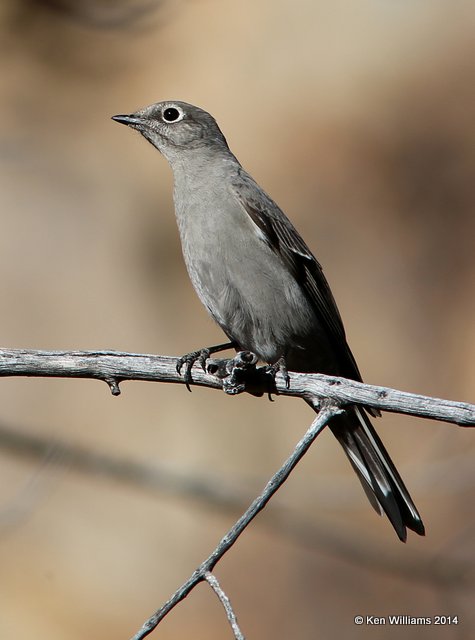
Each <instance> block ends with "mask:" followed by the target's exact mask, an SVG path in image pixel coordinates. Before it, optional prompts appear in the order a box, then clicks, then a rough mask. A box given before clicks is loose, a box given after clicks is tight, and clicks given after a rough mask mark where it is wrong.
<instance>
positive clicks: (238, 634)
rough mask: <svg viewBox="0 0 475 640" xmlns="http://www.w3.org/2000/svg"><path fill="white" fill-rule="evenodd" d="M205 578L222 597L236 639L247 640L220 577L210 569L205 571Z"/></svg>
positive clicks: (220, 597) (219, 596)
mask: <svg viewBox="0 0 475 640" xmlns="http://www.w3.org/2000/svg"><path fill="white" fill-rule="evenodd" d="M205 580H206V582H208V584H209V585H210V587H211V588H212V589H213V591H214V592H215V594H216V595H217V596H218V598H219V599H220V601H221V604H222V605H223V607H224V610H225V612H226V617H227V619H228V622H229V624H230V625H231V629H232V630H233V633H234V637H235V638H236V640H245V638H244V635H243V633H242V631H241V629H240V628H239V625H238V621H237V618H236V614H235V613H234V609H233V608H232V605H231V602H230V601H229V598H228V596H227V595H226V594H225V592H224V591H223V589H222V588H221V585H220V584H219V582H218V578H217V577H216V576H214V575H213V574H212V573H210V572H209V571H208V572H206V573H205Z"/></svg>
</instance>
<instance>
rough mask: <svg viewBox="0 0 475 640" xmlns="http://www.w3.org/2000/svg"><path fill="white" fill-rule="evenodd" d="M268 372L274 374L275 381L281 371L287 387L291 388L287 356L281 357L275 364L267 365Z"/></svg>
mask: <svg viewBox="0 0 475 640" xmlns="http://www.w3.org/2000/svg"><path fill="white" fill-rule="evenodd" d="M266 373H267V374H268V375H270V376H272V379H273V381H274V382H275V376H276V375H277V374H278V373H280V374H281V375H282V377H283V378H284V382H285V388H286V389H290V376H289V372H288V370H287V363H286V362H285V357H284V356H282V357H280V358H279V359H278V360H277V362H274V364H269V365H267V367H266Z"/></svg>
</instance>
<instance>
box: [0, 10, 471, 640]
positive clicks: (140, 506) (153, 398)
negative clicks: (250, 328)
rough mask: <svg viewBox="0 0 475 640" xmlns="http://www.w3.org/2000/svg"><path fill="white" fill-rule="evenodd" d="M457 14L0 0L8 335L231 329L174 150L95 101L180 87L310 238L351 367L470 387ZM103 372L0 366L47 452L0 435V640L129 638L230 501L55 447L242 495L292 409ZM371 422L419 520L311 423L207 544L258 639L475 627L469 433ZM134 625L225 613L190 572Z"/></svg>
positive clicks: (160, 347) (140, 347)
mask: <svg viewBox="0 0 475 640" xmlns="http://www.w3.org/2000/svg"><path fill="white" fill-rule="evenodd" d="M474 18H475V10H474V6H473V3H471V2H463V1H460V2H456V3H454V2H450V1H448V0H445V1H443V0H440V1H437V0H433V1H431V2H409V1H404V0H403V1H401V2H391V1H389V0H379V1H376V0H364V1H363V0H362V1H360V2H350V1H346V2H345V1H343V0H336V1H333V2H330V1H326V2H324V1H323V0H318V1H316V0H312V1H307V0H297V1H296V2H291V1H290V0H281V1H278V2H275V1H271V0H262V1H261V2H259V3H255V2H251V1H249V0H244V1H242V2H239V3H231V2H218V1H217V0H202V1H198V0H195V1H194V2H191V1H189V2H171V1H166V0H164V1H163V2H159V1H158V0H157V1H156V2H152V1H149V2H147V1H146V0H141V1H139V0H137V1H136V2H133V1H130V0H122V1H120V2H108V1H105V0H102V1H100V0H98V1H96V2H93V1H89V0H88V1H83V2H73V1H72V0H49V1H46V0H43V1H42V2H41V1H39V0H37V1H34V0H30V1H26V0H23V1H18V0H17V1H14V0H10V1H8V0H4V1H3V3H2V6H1V9H0V33H1V36H0V46H1V53H2V55H1V58H0V66H1V73H0V99H1V106H0V109H1V117H0V168H1V172H0V173H1V220H2V232H1V234H0V296H1V299H2V303H3V304H2V314H1V336H2V337H1V342H2V343H3V345H4V346H5V347H24V348H27V347H29V348H41V349H118V350H123V351H134V352H150V353H161V354H170V355H173V354H181V353H184V352H186V351H189V350H191V349H194V348H196V347H198V346H202V345H207V344H213V343H216V342H220V341H221V340H222V335H221V333H220V331H219V330H218V329H217V328H216V327H215V326H214V325H213V323H212V322H211V320H209V319H208V317H207V315H206V313H205V311H204V310H203V309H202V308H201V307H200V304H199V302H198V300H197V298H196V296H195V295H194V292H193V291H192V288H191V285H190V284H189V282H188V278H187V275H186V273H185V269H184V266H183V264H182V259H181V254H180V249H179V244H178V237H177V231H176V229H175V221H174V217H173V208H172V195H171V187H172V183H171V172H170V170H169V167H168V166H167V164H166V162H165V161H164V160H163V159H162V158H161V157H160V156H159V154H158V153H157V152H156V151H154V150H153V149H152V147H151V146H149V145H147V144H145V142H144V141H143V140H142V139H140V137H139V136H138V135H134V134H133V133H132V132H131V131H127V130H126V129H125V128H124V127H119V126H117V124H115V123H113V122H112V121H111V120H110V116H111V115H113V114H115V113H127V112H130V111H133V110H135V109H137V108H139V107H141V106H144V105H146V104H149V103H151V102H156V101H158V100H163V99H169V98H177V99H182V100H186V101H189V102H193V103H195V104H198V105H200V106H202V107H203V108H205V109H207V110H209V111H210V112H211V113H212V114H213V115H214V116H215V117H216V118H217V120H218V122H219V123H220V124H221V127H222V129H223V131H224V133H225V135H226V136H227V139H228V142H229V143H230V146H231V148H232V149H233V151H234V152H235V153H236V155H237V156H238V157H239V159H240V160H241V162H242V163H243V165H244V166H245V167H246V168H247V169H248V170H249V171H250V172H251V173H252V174H253V175H254V176H255V177H256V179H257V180H258V181H259V182H260V183H261V185H262V186H263V187H264V188H266V190H268V191H269V192H270V193H271V194H272V196H273V197H274V198H275V199H276V200H277V202H279V204H280V205H281V206H282V207H283V209H284V210H285V211H286V212H287V213H288V215H289V216H290V217H291V218H292V219H293V221H294V222H295V223H296V225H297V227H298V228H299V230H300V231H301V232H302V234H303V235H304V237H305V239H306V240H307V242H308V244H309V245H310V246H311V247H312V248H313V249H314V250H315V252H316V255H317V256H318V257H319V259H320V260H321V262H322V264H323V266H324V268H325V271H326V274H327V276H328V279H329V280H330V283H331V285H332V287H333V290H334V293H335V296H336V298H337V300H338V303H339V306H340V309H341V312H342V315H343V317H344V320H345V324H346V327H347V332H348V337H349V341H350V344H351V345H352V348H353V350H354V352H355V354H356V357H357V359H358V361H359V364H360V368H361V370H362V371H363V374H364V376H365V379H366V380H367V381H368V382H371V383H375V384H383V385H387V386H394V387H398V388H403V389H406V390H410V391H414V392H420V393H426V394H430V395H436V396H442V397H447V398H452V399H458V400H467V401H472V402H473V401H474V400H475V395H474V388H475V364H474V362H475V333H474V328H475V297H474V286H475V251H474V238H475V217H474V207H473V202H474V196H475V193H474V170H475V151H474V150H475V145H474V143H475V128H474V110H475V73H474V71H475V57H474V56H475V39H474V27H475V20H474ZM122 392H123V393H122V395H121V396H120V397H119V398H112V397H111V395H110V393H108V390H107V388H106V386H105V385H104V384H101V383H98V382H93V381H78V380H69V381H68V380H42V379H8V378H6V379H3V380H2V381H1V384H0V406H1V412H0V426H1V429H2V433H3V432H4V430H7V429H10V430H13V431H14V432H20V433H24V434H32V435H35V436H36V437H41V438H44V439H45V440H46V441H47V442H50V443H51V449H50V454H51V456H52V457H53V458H54V459H55V460H56V462H55V463H53V461H52V460H51V456H49V457H48V456H46V457H45V456H44V455H39V456H38V457H37V458H35V457H32V456H30V457H25V456H20V455H19V454H18V453H15V452H14V451H12V450H10V449H7V448H6V446H5V441H4V437H3V436H2V437H1V438H0V441H1V442H0V567H1V569H0V575H1V578H0V637H1V638H7V637H14V638H16V640H26V639H30V638H46V637H47V638H49V640H59V639H61V640H79V639H83V638H90V639H92V638H97V639H99V638H101V640H106V639H108V638H110V639H112V638H114V639H118V638H127V637H129V636H130V635H132V634H133V633H134V632H135V631H136V630H137V629H138V627H139V626H140V624H141V623H142V621H143V620H144V619H145V618H146V617H148V615H149V614H151V613H152V612H153V611H154V610H155V608H157V607H158V606H160V605H161V604H162V603H163V602H164V601H165V600H166V599H167V598H168V597H169V595H170V594H171V593H172V592H173V591H174V590H175V589H176V588H177V587H178V586H179V584H181V582H182V581H184V580H185V579H186V577H187V576H188V575H189V574H191V572H192V571H193V569H194V568H195V567H196V566H197V565H198V564H199V563H200V562H201V561H202V560H203V559H204V558H205V557H206V556H207V555H208V553H209V552H210V551H211V550H212V548H214V546H215V544H216V543H217V541H218V540H219V539H220V537H221V535H222V534H223V533H224V532H225V531H226V530H227V529H228V527H229V526H230V525H231V524H232V522H233V521H234V520H235V519H236V517H237V515H238V512H235V511H232V510H225V509H222V510H219V509H216V508H215V507H212V506H211V505H207V504H206V501H205V502H203V501H202V500H199V499H197V498H193V497H190V496H188V497H187V496H186V495H183V496H181V497H180V496H176V495H173V492H172V493H170V492H167V491H166V490H165V489H163V490H160V489H158V490H156V491H151V490H150V489H148V490H146V489H141V488H140V487H139V486H134V485H133V483H131V482H129V483H128V482H118V481H113V480H111V479H107V478H106V477H101V476H98V475H95V474H92V473H87V472H81V471H80V470H78V469H76V468H75V467H74V465H72V464H70V463H68V462H67V460H65V459H62V456H61V447H59V448H58V443H62V444H67V445H68V446H80V447H83V448H84V449H86V450H87V451H94V452H97V453H103V454H106V453H107V454H109V455H111V456H118V457H121V458H124V459H127V460H131V461H134V462H136V463H138V464H142V465H148V466H150V467H152V468H156V469H165V470H168V471H169V472H170V473H171V474H179V476H180V477H188V476H189V477H190V478H195V477H196V478H201V479H204V480H207V481H209V482H211V484H212V486H216V487H218V488H220V489H221V490H222V491H223V492H224V493H226V491H227V490H228V489H229V491H230V492H231V491H232V492H238V493H240V494H242V496H243V499H244V501H245V503H246V502H250V501H251V499H252V498H253V497H254V495H255V494H256V493H257V491H258V490H259V489H260V488H261V487H262V485H263V484H264V482H265V480H266V479H267V478H268V476H269V475H270V474H271V473H272V472H273V471H274V470H275V469H277V467H278V466H279V465H280V464H281V462H282V461H283V459H284V458H285V457H286V456H287V455H288V453H289V451H290V450H291V449H292V447H293V445H294V443H295V442H296V441H297V440H298V439H299V437H300V436H301V435H302V433H303V432H304V431H305V429H306V428H307V426H308V424H309V423H310V421H311V418H312V416H311V412H310V411H309V410H308V408H307V407H306V406H305V405H304V403H301V402H298V401H294V400H286V399H282V398H281V399H277V400H276V402H275V403H273V404H271V403H269V402H267V401H265V399H256V398H251V397H249V398H248V397H239V398H228V397H225V396H224V394H220V393H217V392H212V391H208V390H199V389H198V390H195V391H194V392H193V393H192V394H188V393H187V392H186V391H185V389H184V387H181V386H177V387H171V386H166V385H154V384H146V383H138V382H137V383H127V384H123V385H122ZM377 426H378V429H379V432H380V433H381V434H382V437H383V439H384V441H385V443H386V444H387V447H388V449H389V450H390V452H391V453H392V455H393V457H394V459H395V461H396V463H397V465H398V467H399V469H400V471H401V474H402V475H403V477H404V479H405V480H406V482H407V485H408V487H409V488H410V490H411V493H412V495H413V497H414V499H415V502H416V503H417V505H418V507H419V508H420V510H421V513H422V515H423V518H424V521H425V524H426V528H427V536H426V538H425V539H420V538H418V537H417V536H412V535H411V536H410V538H409V541H408V544H407V545H402V544H400V543H399V542H398V540H397V539H396V536H395V535H394V532H393V531H392V529H391V527H390V526H389V524H388V523H387V521H385V520H384V519H382V518H378V517H377V516H376V515H375V514H374V512H373V511H372V509H371V507H370V506H369V504H368V503H367V501H366V498H365V496H364V494H363V492H362V491H361V488H360V486H359V483H358V481H357V480H356V478H355V476H354V474H353V472H352V470H351V469H350V467H349V465H348V463H347V461H346V459H345V458H344V456H343V455H342V452H341V450H340V448H339V447H338V445H337V444H336V442H335V441H334V439H333V438H332V437H330V435H329V434H327V433H324V434H323V435H322V436H321V437H320V438H319V439H318V442H317V443H316V445H315V446H314V447H313V449H312V451H311V452H310V453H309V454H308V456H307V457H306V459H304V460H303V462H302V464H301V465H300V467H299V468H298V469H297V470H296V472H295V473H294V474H293V476H292V478H291V479H290V481H289V482H288V483H287V484H286V486H285V487H284V488H283V490H282V491H281V492H280V494H279V495H278V496H277V497H276V500H275V502H274V504H272V505H270V506H269V507H268V509H267V510H266V512H264V513H263V514H262V515H261V516H260V517H259V519H258V520H257V521H256V522H255V523H254V525H253V526H252V527H251V528H250V529H249V530H248V531H247V532H246V533H245V535H244V536H243V537H242V538H241V540H240V541H239V543H238V545H237V546H236V547H235V548H234V549H233V550H232V551H231V552H230V553H229V554H228V555H227V556H226V558H225V559H224V560H223V561H222V563H220V564H219V565H218V568H217V571H216V573H217V575H218V576H219V578H220V580H221V581H222V585H223V587H224V588H225V589H226V590H227V592H228V595H229V596H230V597H231V599H232V602H233V604H234V606H235V608H236V611H237V614H238V618H239V621H240V623H241V625H242V627H243V630H244V632H245V633H246V634H247V635H248V637H249V638H260V639H261V640H267V639H270V638H289V637H292V638H298V639H299V640H310V639H314V638H317V637H318V638H320V637H321V638H329V639H333V638H341V637H343V638H366V637H373V638H386V637H387V638H396V637H397V638H400V637H402V634H404V637H406V638H415V637H417V638H423V639H425V638H433V637H434V630H433V629H432V628H431V627H406V628H404V629H401V628H398V627H389V626H386V627H384V628H382V627H379V628H378V629H376V628H368V627H365V626H363V627H355V625H354V624H353V618H354V615H355V614H362V615H366V614H374V615H387V614H409V615H415V616H430V615H435V614H452V615H455V614H457V615H458V616H459V618H460V620H461V624H459V625H458V626H451V627H444V628H443V629H441V628H439V629H438V634H439V635H441V636H442V635H443V636H444V637H445V636H447V637H450V638H452V637H454V638H470V637H474V632H475V618H474V615H473V607H472V605H471V603H472V600H473V589H474V586H475V572H474V570H473V567H474V564H475V507H474V504H475V491H474V488H473V485H474V482H475V468H474V464H473V456H474V455H475V444H474V433H473V432H472V431H471V430H462V429H458V428H456V427H454V426H449V425H441V424H435V423H431V422H425V421H420V420H415V419H414V420H413V419H409V418H405V417H402V416H391V415H386V416H385V417H384V420H380V421H378V425H377ZM172 484H173V483H172ZM282 509H285V514H284V516H282V515H281V516H279V515H278V514H282V511H281V510H282ZM297 520H298V522H300V523H301V524H302V530H301V531H300V534H301V535H297V532H295V531H289V524H290V523H292V522H294V521H297ZM312 527H313V528H314V529H315V531H314V533H312V531H313V529H312ZM319 532H320V533H319ZM325 532H330V540H329V539H328V537H327V538H325V536H324V534H325ZM306 533H311V535H307V536H305V534H306ZM333 535H334V536H335V537H334V538H333ZM304 538H305V541H304ZM332 539H333V543H334V544H330V542H331V541H332ZM340 546H341V553H340ZM425 563H428V565H429V567H430V568H432V569H434V568H437V570H438V571H439V580H437V581H436V580H435V578H433V577H431V573H430V571H429V570H428V569H427V564H425ZM460 567H462V568H463V570H462V571H461V570H460ZM398 568H406V569H407V571H406V572H405V576H401V575H400V573H399V572H398ZM155 635H156V636H157V637H160V638H164V639H168V640H170V639H175V638H185V637H193V638H203V639H204V638H207V639H213V638H224V637H230V635H231V634H230V631H229V629H228V628H227V626H226V622H225V619H224V614H223V613H222V612H221V610H220V608H219V605H218V603H217V601H216V598H215V597H214V595H213V594H211V592H210V591H209V590H207V589H206V588H205V587H204V586H201V587H199V588H198V589H197V590H196V591H195V592H194V593H193V594H192V595H191V596H190V597H189V598H188V599H187V600H186V601H185V602H184V603H182V604H181V605H180V606H179V607H178V608H177V609H175V610H174V612H173V613H172V614H171V615H170V616H169V617H168V618H167V619H166V620H165V621H164V623H163V624H162V626H161V627H160V629H159V630H157V632H156V633H155ZM153 637H155V636H153Z"/></svg>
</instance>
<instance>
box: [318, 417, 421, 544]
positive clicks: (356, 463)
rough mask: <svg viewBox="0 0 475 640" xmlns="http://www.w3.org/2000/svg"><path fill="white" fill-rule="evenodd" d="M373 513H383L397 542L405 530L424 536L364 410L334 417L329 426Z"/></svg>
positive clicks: (401, 482) (403, 538) (419, 518)
mask: <svg viewBox="0 0 475 640" xmlns="http://www.w3.org/2000/svg"><path fill="white" fill-rule="evenodd" d="M330 428H331V430H332V432H333V434H334V435H335V436H336V438H337V439H338V441H339V442H340V444H341V446H342V447H343V449H344V451H345V453H346V455H347V456H348V458H349V460H350V462H351V465H352V467H353V469H354V470H355V472H356V474H357V476H358V478H359V480H360V482H361V484H362V486H363V489H364V490H365V493H366V495H367V496H368V499H369V501H370V503H371V504H372V506H373V507H374V509H375V510H376V512H377V513H379V514H382V512H384V513H386V515H387V517H388V518H389V520H390V522H391V524H392V525H393V527H394V529H395V531H396V533H397V535H398V536H399V539H400V540H402V541H403V542H405V541H406V537H407V532H406V527H407V528H409V529H412V531H415V532H416V533H418V534H419V535H424V533H425V532H424V525H423V523H422V520H421V517H420V515H419V513H418V511H417V509H416V507H415V505H414V503H413V501H412V498H411V496H410V495H409V492H408V490H407V489H406V487H405V485H404V482H403V481H402V479H401V477H400V475H399V473H398V471H397V469H396V467H395V466H394V464H393V462H392V460H391V458H390V457H389V454H388V452H387V451H386V449H385V448H384V445H383V443H382V442H381V440H380V438H379V436H378V434H377V433H376V431H375V429H374V427H373V425H372V424H371V422H370V420H369V418H368V416H367V415H366V413H365V411H364V409H362V408H360V407H355V408H354V411H352V412H351V413H349V412H348V413H345V414H343V415H341V416H337V417H336V418H334V419H333V420H332V421H331V423H330Z"/></svg>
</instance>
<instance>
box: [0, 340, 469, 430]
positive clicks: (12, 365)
mask: <svg viewBox="0 0 475 640" xmlns="http://www.w3.org/2000/svg"><path fill="white" fill-rule="evenodd" d="M176 362H177V358H173V357H167V356H158V355H149V354H137V353H122V352H119V351H39V350H27V349H1V350H0V376H38V377H64V378H92V379H98V380H103V381H106V382H107V384H108V385H109V387H110V389H111V390H112V393H113V394H114V395H117V394H118V392H119V383H120V382H122V381H124V380H148V381H154V382H171V383H178V384H184V380H183V378H182V376H181V375H180V374H178V373H177V371H176V366H175V365H176ZM208 368H209V367H208ZM263 369H264V368H261V369H258V370H257V372H259V371H261V372H262V370H263ZM289 375H290V388H287V386H286V383H285V380H284V379H283V378H282V376H281V375H280V374H278V375H277V377H276V381H275V386H273V387H272V388H269V384H270V383H269V376H268V375H267V376H266V375H265V372H262V374H261V375H260V377H259V376H257V377H256V378H255V379H254V383H253V384H254V386H253V387H252V388H249V387H246V390H249V391H250V392H252V393H266V392H268V391H272V392H274V393H278V394H279V395H283V396H297V397H301V398H305V399H306V400H308V401H309V402H310V403H311V404H313V405H314V406H316V405H318V403H319V401H320V400H321V399H328V400H330V401H332V402H334V403H336V404H339V405H340V406H345V405H349V404H362V405H366V406H369V407H373V408H376V409H380V410H382V411H391V412H397V413H404V414H409V415H413V416H418V417H420V418H431V419H433V420H442V421H445V422H452V423H455V424H458V425H460V426H472V427H473V426H475V406H474V405H472V404H468V403H465V402H453V401H449V400H442V399H440V398H431V397H429V396H422V395H417V394H414V393H407V392H404V391H398V390H396V389H390V388H387V387H379V386H374V385H369V384H363V383H361V382H355V381H354V380H347V379H345V378H337V377H333V376H325V375H322V374H305V373H290V374H289ZM230 377H232V376H231V375H230ZM224 382H226V381H224ZM193 384H194V385H198V386H204V387H208V388H212V389H222V388H223V386H224V387H225V390H226V391H227V392H228V393H233V394H234V393H237V392H240V391H242V390H244V389H242V388H240V387H239V388H236V387H231V388H230V389H226V385H225V384H224V385H223V380H222V379H220V377H219V376H218V375H216V374H214V373H213V374H210V373H207V372H205V371H203V370H202V369H201V368H200V367H197V366H196V365H195V367H194V368H193Z"/></svg>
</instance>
